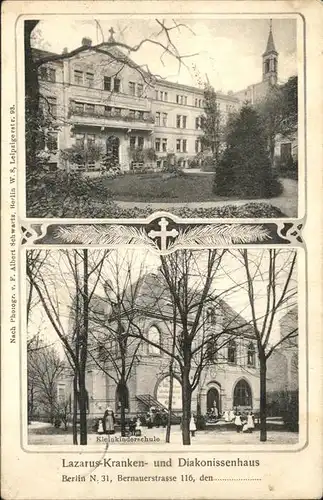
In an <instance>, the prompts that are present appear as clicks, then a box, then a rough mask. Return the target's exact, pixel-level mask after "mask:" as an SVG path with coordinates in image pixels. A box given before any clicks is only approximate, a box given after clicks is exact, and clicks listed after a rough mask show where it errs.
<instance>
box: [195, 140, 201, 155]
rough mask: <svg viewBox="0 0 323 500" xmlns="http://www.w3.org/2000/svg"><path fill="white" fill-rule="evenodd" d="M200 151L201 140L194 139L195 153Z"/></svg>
mask: <svg viewBox="0 0 323 500" xmlns="http://www.w3.org/2000/svg"><path fill="white" fill-rule="evenodd" d="M200 151H201V141H199V140H197V141H195V153H200Z"/></svg>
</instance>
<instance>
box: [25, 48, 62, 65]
mask: <svg viewBox="0 0 323 500" xmlns="http://www.w3.org/2000/svg"><path fill="white" fill-rule="evenodd" d="M31 52H32V55H33V58H34V60H35V61H39V60H40V59H44V58H45V57H52V56H58V55H59V54H58V53H57V52H49V51H48V50H42V49H37V48H34V47H33V48H32V49H31ZM55 62H58V63H59V62H60V61H55Z"/></svg>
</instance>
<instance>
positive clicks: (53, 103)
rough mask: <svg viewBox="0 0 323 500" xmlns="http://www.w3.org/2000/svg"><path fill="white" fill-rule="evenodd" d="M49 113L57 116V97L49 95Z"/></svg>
mask: <svg viewBox="0 0 323 500" xmlns="http://www.w3.org/2000/svg"><path fill="white" fill-rule="evenodd" d="M47 103H48V111H49V114H50V115H52V116H54V117H55V118H56V117H57V99H56V97H47Z"/></svg>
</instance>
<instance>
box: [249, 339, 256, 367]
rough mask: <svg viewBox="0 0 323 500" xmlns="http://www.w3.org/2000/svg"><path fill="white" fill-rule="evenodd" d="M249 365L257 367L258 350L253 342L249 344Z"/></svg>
mask: <svg viewBox="0 0 323 500" xmlns="http://www.w3.org/2000/svg"><path fill="white" fill-rule="evenodd" d="M247 365H248V366H256V349H255V346H254V343H253V342H250V343H249V344H248V349H247Z"/></svg>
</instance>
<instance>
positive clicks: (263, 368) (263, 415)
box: [259, 355, 267, 441]
mask: <svg viewBox="0 0 323 500" xmlns="http://www.w3.org/2000/svg"><path fill="white" fill-rule="evenodd" d="M259 362H260V441H267V421H266V420H267V398H266V376H267V364H266V358H265V357H264V355H260V356H259Z"/></svg>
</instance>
